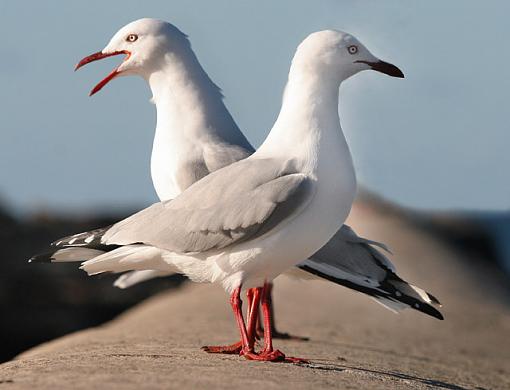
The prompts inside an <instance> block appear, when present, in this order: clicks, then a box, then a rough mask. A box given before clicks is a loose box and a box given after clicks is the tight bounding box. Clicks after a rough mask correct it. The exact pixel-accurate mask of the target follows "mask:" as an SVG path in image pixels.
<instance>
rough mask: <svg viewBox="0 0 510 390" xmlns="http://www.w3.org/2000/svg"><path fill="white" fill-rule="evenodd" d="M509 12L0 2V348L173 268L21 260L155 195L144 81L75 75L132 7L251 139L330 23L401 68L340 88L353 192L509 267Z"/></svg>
mask: <svg viewBox="0 0 510 390" xmlns="http://www.w3.org/2000/svg"><path fill="white" fill-rule="evenodd" d="M509 11H510V3H508V2H505V1H502V0H501V1H497V0H493V1H491V2H489V3H487V2H485V3H483V2H479V1H471V0H456V1H455V0H450V1H448V2H443V1H436V0H435V1H427V2H419V1H408V2H403V1H397V0H386V1H384V2H381V1H377V0H363V1H360V0H341V1H339V0H320V1H314V2H297V1H292V0H286V1H283V0H282V1H278V2H275V1H265V0H264V1H256V2H254V1H236V2H232V1H226V0H216V1H214V2H211V1H205V0H204V1H189V0H188V1H169V0H164V1H163V0H161V1H151V2H150V3H147V2H146V3H142V2H137V1H129V0H123V1H109V2H107V3H105V2H100V1H87V2H80V3H73V4H70V3H69V4H68V3H62V2H59V1H41V2H34V3H31V4H30V5H27V4H26V3H23V2H14V1H7V0H0V33H1V34H2V38H3V39H1V40H0V53H1V54H0V56H1V60H0V85H1V88H0V115H1V117H0V118H1V122H0V132H1V136H2V138H1V142H0V179H1V180H0V200H1V202H0V305H1V306H0V308H1V312H2V321H1V322H0V345H2V348H1V349H0V360H6V359H9V358H11V357H13V356H14V355H16V354H17V353H19V352H21V351H22V350H24V349H26V348H28V347H30V346H32V345H35V344H38V343H40V342H41V341H44V340H49V339H51V338H54V337H57V336H59V335H61V334H65V333H68V332H70V331H73V330H77V329H81V328H84V327H88V326H91V325H95V324H99V323H101V322H104V321H106V320H108V319H110V318H112V317H113V316H115V315H117V314H118V313H120V312H121V311H123V310H125V309H126V308H127V307H130V306H131V305H133V304H135V303H137V302H139V301H140V300H142V299H144V298H146V297H147V296H149V295H151V294H153V293H155V292H157V291H160V290H162V289H166V288H169V287H173V286H176V285H177V284H179V283H180V282H181V279H180V278H178V277H175V278H171V279H164V280H156V281H152V282H150V283H146V284H145V285H142V286H137V287H135V288H132V289H130V290H128V291H121V290H117V289H115V288H113V287H111V283H112V279H111V278H109V277H105V278H95V279H91V278H87V277H85V275H84V274H83V273H82V272H81V271H78V270H76V266H75V265H70V266H46V267H45V266H44V265H28V264H27V263H26V259H28V258H29V257H30V256H31V255H32V254H34V253H36V252H37V251H40V250H42V249H44V247H45V245H46V244H47V243H49V242H51V241H53V240H54V239H56V238H58V237H61V236H65V235H69V234H72V233H76V232H79V231H83V230H86V229H90V228H94V227H98V226H102V225H105V224H108V223H111V222H113V221H115V220H117V219H119V218H121V217H123V216H125V215H128V214H129V213H131V212H133V211H136V210H138V209H140V208H142V207H145V206H147V205H148V204H150V203H152V202H155V201H156V200H157V198H156V195H155V193H154V191H153V188H152V183H151V179H150V174H149V162H150V153H151V148H152V137H153V135H154V128H155V108H154V106H153V105H152V104H150V103H149V99H150V97H151V94H150V91H149V89H148V87H147V86H146V85H145V83H144V81H143V80H141V79H138V78H133V77H126V78H119V79H117V80H115V81H113V82H112V83H111V84H109V85H108V87H107V88H105V89H104V90H102V91H101V92H100V93H99V94H97V95H95V96H94V97H93V98H89V97H88V92H89V91H90V89H91V88H92V87H93V86H94V85H95V84H96V83H97V82H98V81H99V80H100V79H102V78H103V77H104V76H105V75H106V74H107V73H108V72H109V71H110V70H111V69H112V68H113V67H114V66H115V65H116V64H117V63H118V61H119V59H118V58H117V59H111V60H104V61H101V62H98V63H95V64H93V65H91V66H89V67H86V68H84V69H83V70H81V71H80V72H79V73H74V72H73V68H74V65H75V64H76V63H77V62H78V60H79V59H81V58H83V57H84V56H85V55H88V54H91V53H93V52H96V51H98V50H101V49H102V48H103V47H104V46H105V45H106V43H107V42H108V41H109V39H110V37H111V36H112V35H113V34H114V33H115V32H116V31H117V30H118V29H119V28H120V27H121V26H123V25H124V24H126V23H128V22H130V21H132V20H135V19H138V18H141V17H156V18H160V19H164V20H167V21H169V22H171V23H173V24H175V25H176V26H178V27H179V28H180V29H181V30H182V31H184V32H185V33H187V34H188V35H189V37H190V40H191V42H192V45H193V48H194V50H195V52H196V53H197V55H198V57H199V59H200V61H201V62H202V64H203V66H204V68H205V69H206V70H207V72H208V73H209V75H210V76H211V78H212V79H213V80H214V81H215V82H216V83H217V84H218V85H219V86H220V87H221V88H222V89H223V92H224V94H225V96H226V103H227V106H228V108H229V109H230V110H231V112H232V114H233V116H234V118H235V119H236V120H237V122H238V124H239V126H240V128H241V129H242V130H243V131H244V133H245V134H246V136H247V137H248V138H249V140H250V141H251V142H252V143H253V144H254V145H259V144H260V143H261V142H262V140H263V139H264V138H265V136H266V134H267V132H268V131H269V129H270V128H271V125H272V123H273V122H274V120H275V118H276V115H277V114H278V110H279V107H280V101H281V95H282V91H283V87H284V85H285V82H286V77H287V71H288V67H289V64H290V60H291V58H292V55H293V52H294V50H295V48H296V46H297V45H298V43H299V42H300V41H301V40H302V39H303V38H304V37H306V35H308V34H309V33H311V32H313V31H316V30H321V29H326V28H336V29H341V30H345V31H348V32H350V33H352V34H353V35H355V36H356V37H358V38H359V39H360V41H361V42H363V43H364V44H365V45H366V46H367V47H368V48H369V49H370V50H371V51H372V52H373V53H374V54H375V55H377V56H379V57H380V58H382V59H384V60H387V61H389V62H392V63H394V64H396V65H398V66H399V67H400V68H401V69H402V70H403V71H404V73H405V75H406V78H405V79H404V80H396V79H393V78H389V77H385V76H384V75H381V74H377V73H375V72H363V73H361V74H359V75H357V76H356V77H354V78H352V79H350V80H349V81H347V82H346V83H344V85H342V88H341V94H340V96H341V101H340V114H341V119H342V125H343V128H344V131H345V134H346V137H347V139H348V142H349V144H350V147H351V151H352V154H353V158H354V162H355V167H356V170H357V174H358V178H359V182H360V185H361V186H362V188H363V190H362V191H360V196H361V199H360V201H362V202H366V203H369V204H377V205H379V206H382V207H384V208H386V209H388V208H391V210H392V212H394V213H397V214H399V215H401V216H402V218H407V219H410V220H412V221H414V222H415V223H416V225H417V226H419V227H420V228H423V229H426V230H427V231H430V232H432V233H433V234H436V235H437V236H438V237H440V238H441V239H443V240H447V241H449V242H451V244H452V245H456V246H459V247H460V248H462V250H465V251H467V252H469V251H476V252H477V253H480V254H482V256H481V258H483V259H484V261H486V262H487V263H488V264H489V263H490V264H491V267H492V266H494V267H496V269H498V272H500V273H501V274H504V272H505V271H504V270H505V269H506V272H510V212H509V208H510V180H508V178H509V174H508V168H509V167H510V154H509V153H508V144H509V142H510V131H509V130H510V129H509V125H508V118H507V117H508V102H509V100H510V99H509V98H510V96H509V95H510V78H508V77H506V73H505V72H506V69H505V67H506V63H508V61H510V46H509V45H508V38H509V34H508V31H509V30H508V27H507V15H508V12H509ZM382 199H385V200H384V201H382ZM390 205H391V207H390ZM373 238H375V239H377V237H373ZM507 281H508V279H506V283H507Z"/></svg>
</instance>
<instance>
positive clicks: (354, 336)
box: [0, 207, 510, 389]
mask: <svg viewBox="0 0 510 390" xmlns="http://www.w3.org/2000/svg"><path fill="white" fill-rule="evenodd" d="M353 214H354V215H353V217H352V221H351V223H352V224H353V225H354V227H355V228H356V229H357V230H359V232H360V233H362V234H366V235H368V236H369V237H371V238H374V239H378V240H381V241H384V242H387V243H388V244H389V245H390V246H391V247H392V249H393V250H394V252H395V254H396V255H395V258H394V260H395V263H396V265H397V267H398V269H399V273H400V274H401V275H402V276H403V277H405V278H406V279H408V280H409V281H413V282H415V284H417V285H418V286H421V287H424V288H426V289H427V290H429V291H431V292H432V293H434V294H435V295H436V296H437V297H438V298H440V300H441V301H442V302H443V304H444V309H443V313H444V314H445V317H446V320H445V321H442V322H441V321H437V320H435V319H432V318H429V317H427V316H425V315H422V314H420V313H417V312H412V311H407V312H404V313H403V314H401V315H395V314H393V313H391V312H389V311H387V310H385V309H384V308H382V307H380V306H379V305H377V304H376V303H374V302H373V301H372V300H370V299H368V298H367V297H365V296H362V295H360V294H357V293H354V292H351V291H349V290H347V289H345V288H341V287H338V286H334V285H330V284H328V283H321V282H295V281H290V280H288V279H285V278H280V279H278V280H277V283H276V288H275V299H276V311H277V314H278V324H277V325H278V326H279V328H281V330H284V331H289V332H291V333H294V334H297V335H304V336H309V337H311V341H309V342H297V341H279V340H277V342H276V346H277V347H278V348H280V349H282V350H283V351H284V352H285V353H287V354H289V355H295V356H300V357H307V358H310V359H311V360H312V364H310V365H308V366H306V365H305V366H298V365H291V364H276V363H257V362H249V361H246V360H244V359H242V358H240V357H237V356H227V355H208V354H206V353H204V352H202V351H201V350H200V346H202V345H204V344H220V343H230V342H233V341H236V340H237V338H238V335H237V333H236V330H235V324H234V321H233V319H232V315H231V313H230V311H229V306H228V300H227V296H226V294H225V292H224V291H223V290H221V289H220V288H218V287H216V286H209V285H195V284H191V283H189V284H186V285H185V286H184V287H182V288H179V289H178V290H174V291H170V292H168V293H164V294H161V295H158V296H156V297H153V298H151V299H149V300H148V301H146V302H144V303H143V304H141V305H139V306H138V307H135V308H134V309H132V310H130V311H129V312H127V313H125V314H123V315H121V316H120V317H118V318H117V319H116V320H114V321H112V322H110V323H108V324H106V325H104V326H102V327H99V328H95V329H90V330H87V331H83V332H78V333H76V334H72V335H69V336H66V337H64V338H61V339H58V340H55V341H52V342H50V343H47V344H44V345H41V346H39V347H37V348H34V349H32V350H30V351H27V352H25V353H24V354H22V355H21V356H19V357H18V359H17V360H15V361H11V362H8V363H5V364H3V365H0V389H3V388H5V389H28V388H37V389H50V388H52V389H53V388H72V389H82V388H83V389H91V388H93V387H94V386H96V387H98V388H101V389H105V388H107V389H109V388H112V389H113V388H115V389H116V388H123V389H139V388H144V389H147V388H149V389H150V388H180V389H183V388H185V389H188V388H190V389H198V388H207V389H224V388H228V387H232V388H237V387H238V386H250V387H252V388H255V386H264V388H265V389H277V388H278V389H280V388H293V389H309V388H312V387H313V388H317V389H323V388H324V389H329V388H346V389H431V388H432V389H508V388H510V379H509V378H510V370H509V367H510V337H508V335H509V334H510V310H509V307H508V296H507V293H508V290H507V289H506V288H505V286H503V285H502V284H501V282H499V281H498V280H500V279H498V277H497V275H495V273H496V271H495V269H494V268H492V266H488V267H486V266H484V263H482V262H475V261H474V259H471V260H473V261H470V259H466V255H465V254H460V253H457V252H456V251H454V250H453V249H452V248H449V247H448V246H446V245H445V244H443V243H441V242H439V241H437V240H435V239H434V238H432V237H431V236H429V235H427V234H426V233H424V232H422V231H420V230H418V229H416V228H415V227H413V226H412V225H410V224H408V223H407V222H406V221H404V220H403V219H400V218H397V217H396V216H389V215H382V214H378V213H377V212H375V211H374V210H369V209H364V208H363V207H358V208H357V209H356V210H355V212H354V213H353ZM361 221H363V225H362V227H363V228H362V227H361V226H360V223H359V222H361ZM367 221H369V222H367ZM48 315H51V313H48Z"/></svg>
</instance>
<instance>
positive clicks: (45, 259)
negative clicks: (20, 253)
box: [28, 252, 54, 263]
mask: <svg viewBox="0 0 510 390" xmlns="http://www.w3.org/2000/svg"><path fill="white" fill-rule="evenodd" d="M53 253H54V252H48V253H41V254H39V255H35V256H32V257H31V258H30V259H28V262H29V263H51V261H52V260H53V257H52V256H53Z"/></svg>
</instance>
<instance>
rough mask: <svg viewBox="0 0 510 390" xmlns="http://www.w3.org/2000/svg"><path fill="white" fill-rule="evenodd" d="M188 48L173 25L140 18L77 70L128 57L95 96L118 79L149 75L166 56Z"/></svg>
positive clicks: (101, 83) (84, 60)
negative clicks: (97, 63)
mask: <svg viewBox="0 0 510 390" xmlns="http://www.w3.org/2000/svg"><path fill="white" fill-rule="evenodd" d="M189 48H190V45H189V41H188V39H187V37H186V35H185V34H184V33H182V32H181V31H180V30H179V29H178V28H177V27H175V26H173V25H172V24H170V23H167V22H164V21H162V20H157V19H150V18H144V19H138V20H135V21H134V22H131V23H129V24H127V25H125V26H124V27H122V28H121V29H120V30H119V31H117V33H116V34H115V35H114V36H113V37H112V39H111V40H110V42H109V43H108V45H106V47H105V48H104V49H103V50H101V51H99V52H97V53H94V54H91V55H89V56H87V57H85V58H84V59H82V60H81V61H80V62H79V63H78V65H76V69H75V70H77V69H79V68H81V67H82V66H84V65H86V64H88V63H90V62H93V61H97V60H100V59H102V58H106V57H111V56H115V55H120V54H124V55H125V56H126V57H125V58H124V61H122V63H121V64H120V65H119V66H118V67H116V68H115V69H114V70H113V71H112V72H111V73H110V74H109V75H108V76H106V77H105V78H104V79H103V80H102V81H101V82H99V83H98V84H97V85H96V86H95V87H94V89H92V91H91V92H90V95H93V94H95V93H96V92H98V91H99V90H100V89H101V88H103V87H104V86H105V85H106V84H107V83H108V82H109V81H111V80H112V79H114V78H115V77H117V76H121V75H122V76H125V75H132V74H136V75H141V76H146V75H147V74H150V73H151V72H152V71H154V70H157V69H158V68H159V67H160V66H161V65H162V62H163V61H165V56H166V55H170V54H171V53H172V52H179V51H182V50H189Z"/></svg>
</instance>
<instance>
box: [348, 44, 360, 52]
mask: <svg viewBox="0 0 510 390" xmlns="http://www.w3.org/2000/svg"><path fill="white" fill-rule="evenodd" d="M347 50H349V54H356V53H357V52H358V46H356V45H351V46H349V47H348V48H347Z"/></svg>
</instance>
